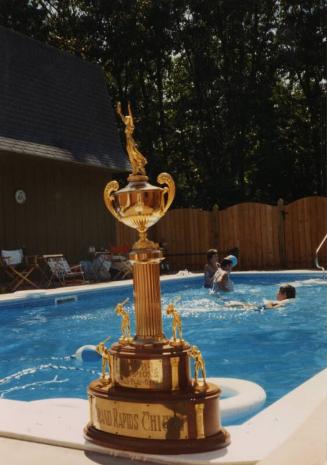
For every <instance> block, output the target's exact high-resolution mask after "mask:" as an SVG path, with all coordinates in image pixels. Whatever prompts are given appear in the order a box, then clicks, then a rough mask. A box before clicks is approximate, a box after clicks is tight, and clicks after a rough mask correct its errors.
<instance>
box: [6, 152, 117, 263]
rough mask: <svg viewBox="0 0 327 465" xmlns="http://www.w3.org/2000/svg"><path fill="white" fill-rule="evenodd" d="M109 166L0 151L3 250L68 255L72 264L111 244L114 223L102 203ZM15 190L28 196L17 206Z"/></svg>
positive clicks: (113, 236) (113, 238) (109, 177)
mask: <svg viewBox="0 0 327 465" xmlns="http://www.w3.org/2000/svg"><path fill="white" fill-rule="evenodd" d="M111 177H112V175H111V173H110V171H109V170H104V169H98V168H93V167H88V166H82V165H78V164H72V163H67V162H58V161H53V160H47V159H44V158H40V157H32V156H23V155H19V154H13V153H8V154H6V153H0V248H1V249H15V248H19V247H24V249H25V251H26V253H27V254H39V255H42V254H50V253H53V254H55V253H64V254H65V255H66V256H67V258H68V260H69V261H70V262H77V261H78V260H80V259H81V258H83V257H85V255H86V254H87V250H88V247H89V246H90V245H93V246H95V247H96V249H99V248H100V247H109V246H110V245H111V244H112V243H114V242H115V226H114V220H113V218H112V216H111V214H110V213H109V212H108V211H107V210H106V208H105V205H104V202H103V190H104V187H105V185H106V183H107V182H108V181H109V180H110V179H111ZM17 189H23V190H24V191H25V192H26V196H27V200H26V202H25V203H24V204H22V205H19V204H18V203H17V202H16V201H15V198H14V193H15V191H16V190H17Z"/></svg>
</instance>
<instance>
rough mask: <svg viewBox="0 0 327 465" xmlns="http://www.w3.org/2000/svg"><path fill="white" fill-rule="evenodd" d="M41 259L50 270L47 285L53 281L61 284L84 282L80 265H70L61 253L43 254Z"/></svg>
mask: <svg viewBox="0 0 327 465" xmlns="http://www.w3.org/2000/svg"><path fill="white" fill-rule="evenodd" d="M43 259H44V261H45V262H46V264H47V265H48V267H49V270H50V277H49V282H48V287H50V285H51V284H52V283H53V282H54V281H57V282H59V284H60V285H61V286H66V285H68V284H83V283H84V284H85V283H86V281H85V277H84V272H83V270H82V267H81V265H75V266H70V265H69V263H68V262H67V260H66V258H65V257H64V255H63V254H57V255H43Z"/></svg>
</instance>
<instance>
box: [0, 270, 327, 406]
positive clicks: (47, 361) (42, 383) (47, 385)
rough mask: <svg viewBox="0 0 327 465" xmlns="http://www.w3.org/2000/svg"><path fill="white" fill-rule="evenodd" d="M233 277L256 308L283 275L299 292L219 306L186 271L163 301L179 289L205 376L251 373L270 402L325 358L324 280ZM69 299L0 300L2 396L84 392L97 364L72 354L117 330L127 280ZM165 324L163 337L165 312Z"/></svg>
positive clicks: (167, 284) (187, 333)
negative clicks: (286, 301)
mask: <svg viewBox="0 0 327 465" xmlns="http://www.w3.org/2000/svg"><path fill="white" fill-rule="evenodd" d="M233 280H234V282H235V288H236V291H235V292H234V293H233V295H232V296H231V297H230V299H233V300H243V301H246V302H250V303H254V304H258V306H260V303H261V302H262V300H263V299H264V298H267V299H273V298H274V296H275V294H276V290H277V288H278V286H279V285H280V284H282V283H285V282H288V283H292V284H293V285H295V286H296V287H297V299H296V301H295V302H294V303H292V304H290V305H288V306H286V307H285V308H281V309H278V310H266V311H262V312H259V311H245V310H242V309H239V308H233V307H226V306H225V303H224V302H223V301H222V300H221V299H219V297H218V296H216V295H210V294H209V293H208V290H206V289H204V288H202V277H191V278H184V279H178V280H173V281H164V282H162V284H161V290H162V301H163V309H165V307H166V305H167V304H168V303H169V302H171V301H172V300H173V299H174V298H175V297H177V296H178V297H180V298H181V300H180V301H179V302H178V303H177V304H176V307H177V308H178V310H180V312H181V316H182V322H183V336H184V338H185V339H186V340H187V341H189V342H190V343H192V344H196V345H198V346H199V348H200V349H201V351H202V353H203V356H204V359H205V361H206V368H207V375H208V376H219V377H236V378H244V379H247V380H250V381H254V382H256V383H258V384H260V385H261V386H262V387H263V388H264V389H265V390H266V392H267V404H270V403H272V402H274V401H275V400H277V399H278V398H280V397H281V396H283V395H284V394H286V393H287V392H289V391H290V390H291V389H293V388H295V387H296V386H298V385H299V384H301V383H302V382H303V381H305V380H306V379H308V378H310V377H311V376H313V375H314V374H315V373H317V372H318V371H320V370H321V369H323V368H324V367H325V366H326V360H327V339H326V328H327V312H326V308H325V306H324V305H323V304H324V302H325V300H326V290H327V287H326V285H327V280H324V279H322V276H321V274H314V275H313V274H278V273H276V274H264V273H258V274H235V275H234V278H233ZM74 296H76V299H75V297H74ZM68 297H69V298H67V295H66V297H64V298H62V297H59V300H58V296H56V297H54V296H51V297H50V296H47V297H40V298H38V297H35V298H32V297H31V298H29V299H24V302H10V303H9V302H2V303H0V315H1V321H2V324H1V330H0V337H1V341H2V345H1V348H0V359H1V362H0V396H1V397H3V398H7V399H17V400H34V399H44V398H50V397H80V398H86V387H87V385H88V383H89V382H90V381H91V380H93V379H95V378H96V377H97V376H98V373H99V371H100V362H99V361H93V362H82V361H80V360H77V359H75V358H72V357H71V355H72V354H74V353H75V351H76V350H77V349H78V347H80V346H82V345H84V344H96V343H98V342H99V341H100V340H103V339H104V338H105V337H106V336H109V335H110V336H111V338H112V341H115V340H116V339H117V338H118V337H119V335H120V319H119V318H118V317H117V316H116V315H115V314H114V311H113V309H114V307H115V305H116V304H117V302H120V301H122V300H124V299H125V298H126V297H130V299H131V302H132V288H131V287H130V286H120V287H118V288H110V289H106V290H101V291H99V290H98V291H90V292H83V293H74V292H70V293H69V295H68ZM72 297H73V298H72ZM55 298H56V299H57V302H56V304H55V303H54V300H55ZM127 308H130V309H131V306H127ZM131 319H132V323H133V318H131ZM164 329H165V333H166V336H169V337H170V335H171V320H170V319H169V318H168V317H166V316H164ZM267 404H266V405H267Z"/></svg>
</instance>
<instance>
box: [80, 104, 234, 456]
mask: <svg viewBox="0 0 327 465" xmlns="http://www.w3.org/2000/svg"><path fill="white" fill-rule="evenodd" d="M117 113H118V114H119V116H120V117H121V119H122V121H123V123H124V125H125V135H126V150H127V153H128V157H129V159H130V162H131V167H132V173H131V174H130V175H129V176H128V178H127V181H128V184H127V185H126V186H125V187H123V188H122V189H119V184H118V182H117V181H115V180H113V181H110V182H109V183H108V184H107V185H106V187H105V190H104V202H105V205H106V207H107V208H108V210H109V211H110V212H111V213H112V215H113V216H114V217H115V218H116V219H117V220H119V221H121V222H122V223H124V224H125V225H127V226H129V227H131V228H134V229H136V230H137V231H138V233H139V239H138V240H137V242H135V244H134V245H133V248H132V250H131V252H130V254H129V261H130V262H131V264H132V268H133V293H134V317H135V320H134V323H135V335H134V336H131V329H130V320H129V314H128V312H127V311H126V309H125V308H124V305H125V304H126V302H127V300H125V301H123V302H121V303H119V304H118V305H117V306H116V308H115V311H116V314H117V315H119V316H121V318H122V320H121V332H122V336H121V337H120V338H119V340H118V341H117V342H114V343H113V344H112V345H111V347H110V348H106V347H105V346H104V342H103V343H102V344H101V343H100V344H99V345H98V352H99V353H101V355H102V357H103V358H102V375H101V378H100V379H95V380H94V381H92V382H91V383H90V385H89V387H88V397H89V405H90V420H89V423H88V424H87V426H86V427H85V436H86V438H87V439H88V440H89V441H92V442H94V443H96V444H99V445H101V446H104V447H109V448H115V449H122V450H132V451H140V452H142V453H154V454H182V453H191V452H204V451H209V450H214V449H219V448H222V447H225V446H226V445H228V444H229V442H230V436H229V434H228V432H227V431H226V430H225V429H224V428H223V427H222V426H221V423H220V416H219V396H220V393H221V390H220V388H219V387H218V386H217V385H215V384H214V383H211V382H207V381H206V374H205V364H204V360H203V358H202V355H201V352H200V351H199V349H197V348H196V347H194V346H193V347H191V345H190V344H189V343H188V342H186V341H185V340H183V339H182V323H181V318H180V315H179V313H178V311H177V310H176V308H175V306H174V304H175V302H173V303H171V304H169V305H168V307H167V309H166V313H167V315H169V316H171V317H172V330H173V337H172V339H171V340H169V339H168V338H167V337H166V336H165V334H164V331H163V318H162V308H161V298H160V263H161V261H162V260H163V259H164V257H163V253H162V250H161V249H160V248H159V246H158V244H156V243H155V242H153V241H151V240H149V239H148V238H147V231H148V229H149V228H150V227H151V226H153V225H154V224H155V223H157V221H159V220H160V218H162V217H163V216H164V215H165V214H166V213H167V211H168V209H169V207H170V205H171V203H172V202H173V200H174V196H175V183H174V181H173V179H172V177H171V176H170V175H169V174H167V173H161V174H159V176H158V177H157V181H158V183H159V184H160V185H164V187H159V186H153V185H152V184H150V183H149V182H148V177H147V176H146V172H145V165H146V163H147V160H146V158H145V157H144V156H143V155H142V154H141V153H140V151H139V150H138V148H137V145H136V142H135V141H134V139H133V132H134V129H135V127H134V119H133V115H132V110H131V106H130V104H128V114H127V115H124V114H123V112H122V108H121V105H120V103H119V104H118V105H117ZM191 360H194V362H195V368H194V371H195V373H194V382H192V376H191V370H190V361H191ZM106 367H107V368H108V370H109V372H110V373H109V375H108V377H107V374H106ZM200 370H201V371H202V375H203V384H202V383H201V385H199V379H198V372H199V371H200ZM109 380H110V381H109Z"/></svg>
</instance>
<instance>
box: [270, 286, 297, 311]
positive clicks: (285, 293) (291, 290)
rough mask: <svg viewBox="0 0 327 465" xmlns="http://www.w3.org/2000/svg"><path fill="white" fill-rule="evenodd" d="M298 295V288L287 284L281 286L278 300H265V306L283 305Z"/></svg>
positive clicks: (277, 296)
mask: <svg viewBox="0 0 327 465" xmlns="http://www.w3.org/2000/svg"><path fill="white" fill-rule="evenodd" d="M295 297H296V289H295V287H294V286H292V285H291V284H285V285H284V286H280V288H279V290H278V292H277V295H276V300H268V301H265V302H264V305H265V308H276V307H282V306H283V305H285V304H287V303H288V302H289V301H290V300H291V299H295Z"/></svg>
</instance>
